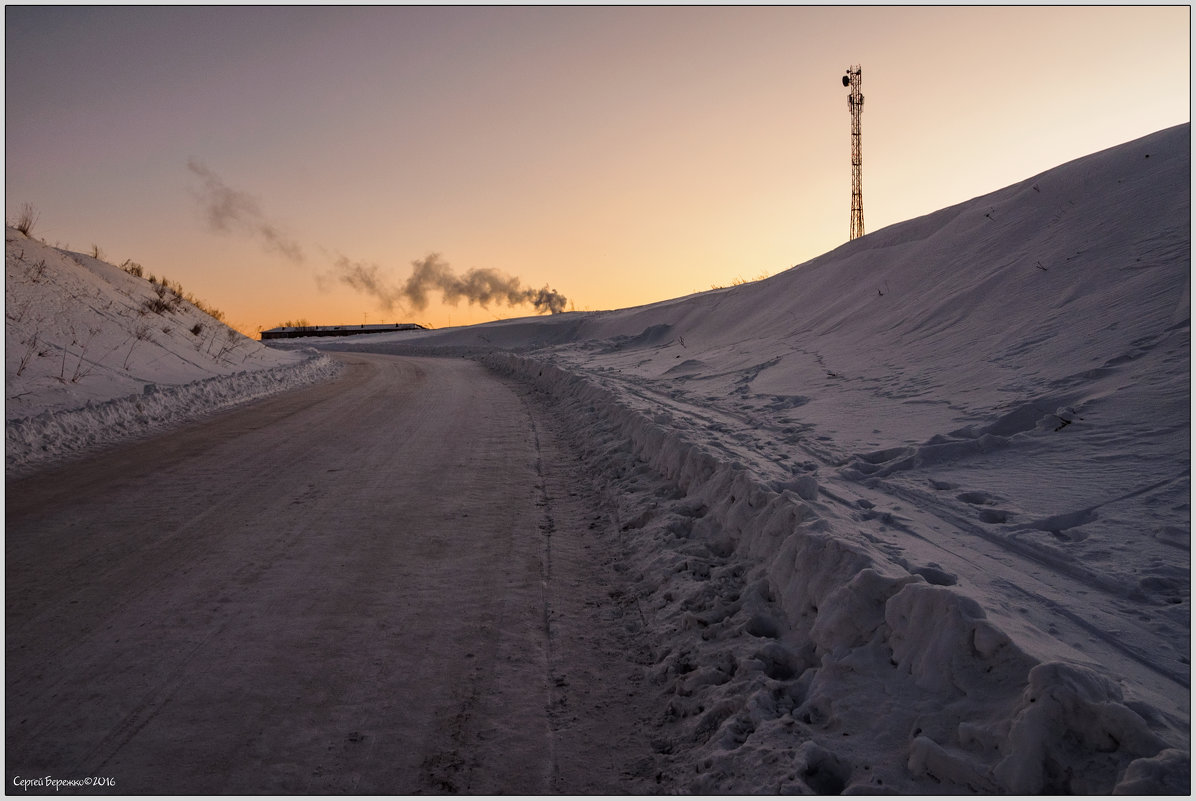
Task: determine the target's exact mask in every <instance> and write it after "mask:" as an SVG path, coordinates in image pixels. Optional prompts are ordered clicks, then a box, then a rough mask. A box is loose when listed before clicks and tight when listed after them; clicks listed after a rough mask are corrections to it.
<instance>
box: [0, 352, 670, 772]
mask: <svg viewBox="0 0 1196 801" xmlns="http://www.w3.org/2000/svg"><path fill="white" fill-rule="evenodd" d="M342 359H343V360H344V361H345V362H346V369H344V370H343V371H342V372H341V375H340V377H339V378H338V379H337V380H335V381H332V382H327V383H323V384H318V385H315V386H311V387H307V388H304V389H300V390H294V391H292V392H289V393H285V394H282V395H279V396H276V397H274V398H271V399H268V400H264V401H259V402H257V403H255V404H253V405H251V406H248V407H245V408H243V409H240V410H238V411H233V412H229V413H226V414H224V415H222V416H218V417H215V418H212V419H209V420H208V421H206V422H203V423H197V424H193V425H191V426H189V427H186V428H182V429H179V430H176V431H175V432H173V433H168V434H165V435H162V436H159V437H157V438H154V439H151V440H146V441H142V442H139V443H136V444H133V445H127V446H124V447H122V448H120V449H118V450H114V451H109V452H107V453H105V454H101V455H98V456H93V457H91V458H89V459H87V460H84V461H80V462H76V463H74V464H71V465H67V466H65V467H59V468H57V469H54V470H51V471H45V472H42V473H40V474H38V475H35V476H32V477H29V478H26V479H23V480H20V481H15V482H12V483H10V484H9V485H8V492H7V504H8V511H7V537H6V545H5V551H6V558H7V562H8V569H7V586H6V603H7V645H6V657H7V664H6V691H7V757H8V758H7V774H8V776H7V781H8V782H9V785H8V786H10V787H12V786H13V782H14V781H15V780H17V779H19V778H22V777H24V778H29V777H45V776H50V777H54V778H58V779H73V778H82V777H110V778H111V779H113V780H114V781H115V785H114V787H108V788H101V789H107V791H109V792H113V791H114V792H117V793H121V794H137V793H339V792H359V793H399V794H407V793H417V792H432V793H444V792H469V793H548V792H563V793H567V792H574V793H579V792H612V791H614V792H635V791H640V790H642V789H645V788H643V787H641V786H640V784H638V783H637V782H639V781H640V779H639V778H638V777H640V776H649V777H651V776H652V774H653V771H652V769H651V765H650V763H645V762H644V761H643V759H644V758H643V757H642V754H645V753H649V754H650V753H651V751H650V748H649V746H648V745H647V744H646V743H645V742H644V738H645V737H646V735H644V734H642V733H640V732H641V731H642V729H643V727H642V725H641V721H640V720H639V719H638V718H637V715H641V714H644V704H642V702H640V701H639V700H638V699H637V695H636V693H637V689H636V688H637V686H638V679H637V678H636V676H634V675H632V673H633V672H634V671H633V670H632V667H633V666H632V665H631V664H630V662H628V661H627V654H628V653H634V652H635V647H634V643H632V642H631V639H634V636H635V632H633V631H631V629H632V628H634V627H630V628H629V627H628V625H627V624H626V623H624V622H623V621H622V620H621V618H622V617H623V615H622V611H621V609H620V608H618V603H617V599H618V598H619V595H620V594H619V593H618V592H617V591H608V587H607V586H606V582H607V581H608V580H610V579H611V576H613V575H614V571H613V568H611V567H610V565H609V564H608V562H609V560H608V559H606V558H605V557H604V556H603V555H602V554H601V553H599V552H598V551H596V550H594V549H595V548H597V547H598V545H597V543H598V538H597V536H596V535H595V534H594V532H596V531H597V532H601V530H602V529H603V527H604V524H603V523H602V521H601V516H600V515H597V514H595V509H596V508H597V507H598V506H600V503H599V502H598V501H596V500H595V499H593V498H592V497H590V496H589V495H587V493H588V492H589V490H587V488H586V487H587V486H588V484H587V482H585V481H583V480H582V476H581V473H580V470H579V468H578V467H577V464H576V462H575V461H574V460H572V458H571V457H566V456H565V455H563V451H562V450H561V448H560V447H559V445H558V444H557V438H556V437H555V435H554V434H553V430H554V425H553V424H552V423H551V422H546V421H545V420H544V419H543V418H542V413H541V412H540V411H537V409H536V408H535V407H534V404H531V403H529V402H528V400H527V397H526V393H525V392H523V391H522V390H520V389H519V388H518V387H517V386H515V385H513V384H512V383H510V382H504V381H503V380H501V379H498V378H496V377H495V376H493V375H492V374H490V373H488V372H487V371H486V370H485V369H484V368H483V367H481V366H480V365H478V364H476V363H474V362H471V361H466V360H461V359H456V360H452V359H438V360H426V359H410V358H398V357H394V356H381V355H366V354H362V355H353V356H348V357H342ZM583 534H584V536H583ZM586 537H589V538H590V539H588V540H587V539H586ZM641 633H642V632H641ZM629 638H631V639H629ZM579 721H580V723H579Z"/></svg>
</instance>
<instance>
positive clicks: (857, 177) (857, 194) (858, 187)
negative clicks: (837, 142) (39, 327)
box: [843, 65, 864, 239]
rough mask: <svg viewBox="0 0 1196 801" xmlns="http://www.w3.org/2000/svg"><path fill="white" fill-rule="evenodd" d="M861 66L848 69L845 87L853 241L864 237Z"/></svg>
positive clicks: (844, 79)
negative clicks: (847, 112)
mask: <svg viewBox="0 0 1196 801" xmlns="http://www.w3.org/2000/svg"><path fill="white" fill-rule="evenodd" d="M860 79H861V72H860V67H859V65H856V66H853V67H848V68H847V74H845V75H844V76H843V85H844V86H849V87H851V94H849V95H848V96H847V107H848V109H849V110H850V111H851V237H850V238H851V239H857V238H859V237H861V236H863V235H864V153H863V150H862V148H861V146H860V112H862V111H863V110H864V96H863V95H862V94H860Z"/></svg>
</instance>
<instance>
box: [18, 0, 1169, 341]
mask: <svg viewBox="0 0 1196 801" xmlns="http://www.w3.org/2000/svg"><path fill="white" fill-rule="evenodd" d="M1190 32H1191V20H1190V11H1189V9H1188V8H1187V7H1185V6H1172V7H1165V6H1164V7H1117V8H1111V7H1082V8H1077V7H1052V8H1037V7H1010V8H968V7H948V8H942V7H916V8H886V7H869V8H852V7H757V8H733V7H716V8H714V7H688V8H669V7H655V8H639V7H603V8H570V7H512V8H504V7H489V8H481V7H454V8H444V7H401V6H399V7H395V6H388V7H356V8H332V7H254V8H237V7H189V8H165V7H161V8H145V7H136V6H133V7H123V8H87V7H57V8H44V7H13V6H8V7H6V9H5V112H6V116H5V160H6V161H5V195H6V196H5V203H6V214H7V216H8V218H9V219H13V217H14V216H15V212H16V210H17V209H18V208H19V207H20V206H21V204H23V203H31V204H33V206H34V207H35V208H36V209H37V210H38V212H39V215H40V217H39V220H38V223H37V226H36V228H35V229H34V234H35V235H37V236H39V237H41V238H43V239H45V240H46V241H47V242H49V243H50V244H58V245H60V246H67V245H69V246H70V247H71V249H73V250H77V251H89V250H90V249H91V247H92V246H93V245H97V246H99V248H100V249H101V251H103V253H104V254H105V255H106V257H107V259H108V260H109V261H112V262H114V263H120V262H122V261H124V260H125V259H130V258H131V259H134V260H135V261H138V262H140V263H141V264H142V265H144V267H145V269H146V270H147V272H152V273H156V274H158V275H163V274H164V275H166V276H168V277H169V278H171V279H173V280H175V281H179V282H181V283H182V284H183V286H184V287H185V288H186V289H187V290H189V291H191V292H193V293H194V294H195V295H197V296H199V297H200V298H202V299H204V300H205V301H207V302H208V303H210V304H211V305H214V306H216V307H218V308H221V309H223V310H224V311H225V312H226V314H227V317H228V319H229V321H230V322H232V323H234V324H236V325H238V326H239V327H241V328H242V330H246V331H250V332H252V331H254V330H256V329H257V328H258V327H266V328H269V327H271V326H273V325H275V324H277V323H279V322H280V321H283V320H286V319H294V318H299V317H303V318H307V319H308V320H309V321H311V322H313V323H329V324H331V323H354V322H362V321H367V322H371V323H377V322H393V321H414V322H422V323H425V324H431V325H435V326H438V327H439V326H444V325H449V324H453V325H459V324H465V323H473V322H481V321H485V320H491V319H495V318H496V317H513V316H523V315H525V314H530V313H533V311H534V310H533V309H532V308H531V307H529V306H518V307H508V306H505V305H501V306H492V307H491V308H490V309H488V310H487V309H483V308H480V307H477V306H469V305H467V304H465V303H464V302H462V303H461V304H460V305H458V306H457V307H455V308H454V307H452V306H450V305H446V304H442V303H440V302H439V299H438V297H435V296H434V298H435V299H434V301H433V303H432V304H431V305H429V306H428V307H427V308H425V309H422V310H417V309H414V308H411V307H407V308H401V307H395V308H393V309H392V310H390V311H386V310H385V309H383V308H382V307H380V305H379V304H378V303H377V302H376V300H375V299H374V298H373V297H371V296H370V295H369V294H368V293H365V292H362V291H359V290H357V289H354V288H353V287H351V286H349V285H347V284H345V283H344V282H342V281H339V280H338V279H337V276H338V275H339V274H340V273H338V268H337V266H336V265H337V264H338V262H339V263H340V264H341V265H342V266H343V265H345V264H350V263H351V264H354V265H358V266H361V267H363V268H369V269H372V270H373V275H374V276H375V277H376V278H377V279H378V280H379V281H382V282H384V283H386V285H388V286H390V285H395V284H398V283H400V282H401V281H403V280H404V279H406V277H407V276H408V275H409V274H410V273H411V271H412V262H413V261H414V260H418V259H423V258H424V257H425V256H427V255H428V254H429V253H433V252H435V253H439V254H440V255H441V256H442V258H443V260H444V261H446V262H448V263H449V264H451V265H452V267H453V268H454V269H455V270H456V271H458V272H464V271H466V270H468V269H470V268H493V269H495V270H498V271H501V272H502V273H505V274H509V275H513V276H517V277H519V278H520V279H521V281H522V282H523V284H524V285H526V286H529V287H532V288H539V287H542V286H544V285H549V286H551V287H553V288H555V289H556V290H558V291H559V292H561V293H563V294H564V295H565V296H567V297H568V298H569V299H570V301H571V304H572V308H576V309H578V310H585V309H606V308H621V307H626V306H633V305H638V304H641V303H647V302H651V301H656V300H662V299H665V298H670V297H677V296H680V295H686V294H689V293H691V292H695V291H700V290H705V289H709V288H710V286H711V285H712V284H718V285H728V284H730V283H732V282H733V281H734V280H735V279H737V278H741V277H742V278H754V277H757V276H759V275H760V274H762V273H765V272H767V273H769V274H775V273H777V272H780V271H781V270H784V269H786V268H788V267H791V266H793V265H795V264H798V263H801V262H804V261H806V260H808V259H810V258H813V257H815V256H818V255H820V254H821V253H824V252H826V251H828V250H831V249H833V248H835V247H837V246H838V245H840V244H842V243H843V242H844V241H845V240H846V239H847V235H848V230H849V222H850V208H851V183H850V179H851V165H850V138H849V133H850V120H849V117H848V108H847V102H846V100H845V97H846V95H847V90H846V89H844V87H843V85H842V81H841V78H842V75H843V73H844V70H845V69H846V67H848V66H849V65H852V64H860V65H862V67H863V86H862V88H863V93H864V96H865V98H866V100H865V105H864V113H863V154H864V217H865V224H866V226H867V230H868V231H876V230H878V229H880V228H882V227H884V226H886V225H890V224H892V223H896V222H900V221H902V220H906V219H910V218H912V217H917V216H919V215H922V214H926V213H929V212H932V211H935V210H937V209H939V208H942V207H944V206H948V205H952V204H955V203H959V202H962V201H965V200H968V199H970V198H973V197H976V196H978V195H981V194H985V193H987V192H989V191H992V190H995V189H999V188H1001V187H1003V186H1006V185H1008V184H1011V183H1014V182H1016V181H1019V180H1022V179H1024V178H1028V177H1030V176H1031V175H1034V174H1036V173H1038V172H1041V171H1043V170H1046V169H1049V168H1051V167H1054V166H1057V165H1059V164H1061V163H1063V162H1066V161H1070V160H1071V159H1074V158H1078V157H1080V156H1084V155H1087V154H1089V153H1092V152H1095V151H1097V150H1101V149H1104V148H1106V147H1110V146H1113V145H1117V144H1120V143H1122V142H1125V141H1128V140H1131V139H1134V138H1137V137H1139V136H1143V135H1145V134H1148V133H1152V132H1154V131H1157V130H1160V129H1162V128H1166V127H1169V126H1172V125H1176V124H1179V123H1183V122H1187V121H1189V119H1190V104H1189V98H1190V76H1191V65H1190V57H1191V50H1190ZM189 164H191V165H192V167H193V168H189V166H188V165H189ZM204 176H207V177H208V179H209V180H208V181H207V182H205V178H204ZM215 186H218V187H221V188H223V190H224V191H225V192H226V193H227V194H226V195H225V197H226V198H233V199H235V200H236V201H237V203H238V204H239V205H237V208H239V209H240V210H241V212H242V214H241V216H240V217H239V218H238V219H235V220H231V221H230V220H229V219H225V223H226V225H225V227H224V229H223V230H221V229H218V228H217V227H215V226H213V225H212V222H211V220H210V219H209V218H208V216H207V215H206V212H205V205H204V203H205V201H206V200H211V198H212V194H211V192H212V191H213V187H215ZM205 193H207V194H205ZM238 220H239V222H238ZM371 265H373V267H371Z"/></svg>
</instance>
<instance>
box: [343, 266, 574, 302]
mask: <svg viewBox="0 0 1196 801" xmlns="http://www.w3.org/2000/svg"><path fill="white" fill-rule="evenodd" d="M411 265H412V268H413V269H412V272H411V275H410V276H409V277H408V278H407V280H406V281H404V282H402V283H401V284H393V285H391V284H388V283H387V282H386V280H385V278H384V277H383V276H382V275H380V268H379V267H378V265H376V264H365V263H363V262H353V261H350V260H349V259H347V258H345V257H344V256H342V257H341V258H340V259H338V260H337V262H336V266H335V270H334V277H335V278H336V280H338V281H340V282H341V283H343V284H347V285H348V286H351V287H353V288H354V289H356V290H357V291H358V292H361V293H363V294H365V295H369V296H371V297H373V298H374V299H375V300H376V301H377V302H378V305H379V306H380V307H381V308H382V309H383V310H384V311H390V310H391V309H393V308H394V306H395V305H396V304H398V305H400V306H404V307H410V308H411V309H412V310H414V311H422V310H424V309H426V308H427V307H428V303H429V299H430V295H431V294H432V293H434V292H439V293H440V296H441V300H442V301H444V302H445V303H449V304H451V305H453V306H456V305H457V304H458V303H459V302H460V301H462V300H465V301H468V302H469V303H476V304H477V305H479V306H482V307H483V308H488V307H490V306H491V305H494V304H502V303H505V304H506V305H507V306H523V305H529V306H532V307H533V308H535V310H536V311H537V312H538V313H540V314H544V313H546V312H549V313H552V314H557V313H559V312H563V311H564V310H565V306H566V304H567V303H568V300H567V299H566V298H565V296H564V295H562V294H560V293H559V292H557V291H556V290H555V289H549V288H548V287H547V286H545V287H543V288H542V289H532V288H530V287H525V286H523V282H522V281H520V280H519V279H518V278H516V277H515V276H513V275H507V274H505V273H502V272H500V271H498V270H496V269H494V268H492V267H475V268H472V269H470V270H467V271H466V272H465V273H463V274H461V275H458V274H457V273H455V272H454V271H453V268H452V267H451V266H449V264H448V262H446V261H444V259H442V258H441V257H440V255H439V254H436V253H431V254H429V255H428V256H427V257H426V258H423V259H417V260H415V261H413V262H411Z"/></svg>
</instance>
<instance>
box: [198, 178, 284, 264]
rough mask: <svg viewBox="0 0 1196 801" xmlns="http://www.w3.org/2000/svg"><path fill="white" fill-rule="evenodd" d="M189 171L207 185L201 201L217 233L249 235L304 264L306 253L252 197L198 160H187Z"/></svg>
mask: <svg viewBox="0 0 1196 801" xmlns="http://www.w3.org/2000/svg"><path fill="white" fill-rule="evenodd" d="M187 169H189V170H190V171H191V172H193V173H194V174H195V175H197V176H199V178H200V179H201V180H202V181H203V186H202V187H201V188H200V190H199V192H198V199H199V202H200V205H201V206H202V207H203V212H204V216H205V217H206V218H207V221H208V225H210V226H211V227H212V228H213V229H215V230H217V231H224V232H227V233H243V234H248V235H249V236H252V237H255V238H257V239H258V240H260V241H261V243H262V244H263V245H264V246H265V247H266V249H267V250H271V251H274V252H276V253H278V254H280V255H282V256H284V257H285V258H287V259H289V260H291V261H293V262H301V261H303V249H302V248H301V247H299V244H298V243H297V242H295V241H294V240H292V239H290V238H288V237H287V236H285V235H284V234H283V233H282V231H280V230H279V229H278V226H276V225H274V224H273V223H272V222H270V221H269V220H267V219H266V215H265V214H264V213H263V212H262V209H261V207H260V206H259V205H258V202H257V200H256V199H254V197H253V196H252V195H249V194H247V193H245V192H241V191H239V190H236V189H233V188H232V187H230V186H228V184H226V183H224V181H222V180H221V179H220V176H219V175H217V174H216V173H214V172H213V171H212V170H211V169H209V168H208V167H207V166H205V165H203V164H200V163H199V162H197V161H195V160H194V159H188V160H187Z"/></svg>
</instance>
